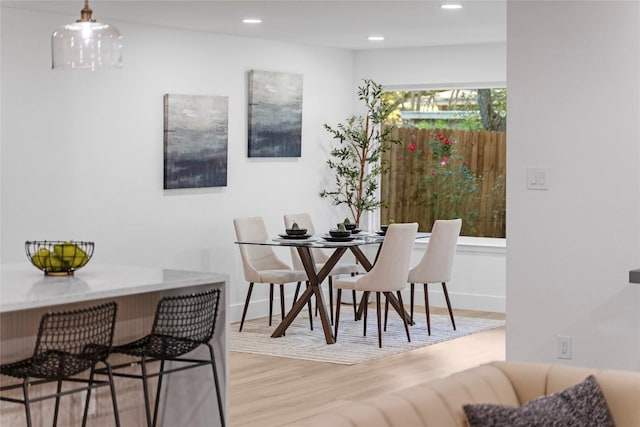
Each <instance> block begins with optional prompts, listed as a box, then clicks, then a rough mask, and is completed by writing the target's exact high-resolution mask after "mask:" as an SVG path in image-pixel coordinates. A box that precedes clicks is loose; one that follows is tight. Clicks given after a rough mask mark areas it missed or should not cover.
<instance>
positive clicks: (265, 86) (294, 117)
mask: <svg viewBox="0 0 640 427" xmlns="http://www.w3.org/2000/svg"><path fill="white" fill-rule="evenodd" d="M301 142H302V75H301V74H292V73H279V72H271V71H256V70H252V71H250V72H249V157H300V156H301V152H302V148H301Z"/></svg>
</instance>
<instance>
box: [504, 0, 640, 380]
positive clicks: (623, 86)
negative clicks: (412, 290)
mask: <svg viewBox="0 0 640 427" xmlns="http://www.w3.org/2000/svg"><path fill="white" fill-rule="evenodd" d="M639 9H640V3H638V2H623V1H616V2H575V1H571V2H545V1H539V2H526V1H523V2H509V5H508V15H507V16H508V82H509V84H508V90H509V104H508V110H509V123H508V128H509V149H508V150H507V165H508V167H507V218H508V221H507V236H508V245H509V250H508V252H507V319H508V321H507V358H508V359H511V360H536V361H554V362H555V361H558V360H557V359H556V353H557V347H556V345H557V343H556V337H557V336H558V335H566V336H570V337H571V338H572V341H571V343H572V347H573V358H572V360H570V361H566V363H571V364H576V365H585V366H594V367H613V368H626V369H636V370H638V369H640V286H638V285H631V284H629V283H628V272H629V270H630V269H633V268H637V267H638V266H639V265H640V121H639V118H640V10H639ZM530 166H533V167H548V168H550V169H551V181H550V186H551V188H550V190H549V191H532V190H527V189H526V168H527V167H530Z"/></svg>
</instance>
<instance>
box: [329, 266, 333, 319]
mask: <svg viewBox="0 0 640 427" xmlns="http://www.w3.org/2000/svg"><path fill="white" fill-rule="evenodd" d="M329 315H330V316H331V324H332V325H333V278H332V277H331V276H329Z"/></svg>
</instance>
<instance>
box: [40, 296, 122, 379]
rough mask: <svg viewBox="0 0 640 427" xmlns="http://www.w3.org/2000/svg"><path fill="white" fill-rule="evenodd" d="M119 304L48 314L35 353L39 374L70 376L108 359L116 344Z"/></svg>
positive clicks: (44, 317) (48, 376) (44, 375)
mask: <svg viewBox="0 0 640 427" xmlns="http://www.w3.org/2000/svg"><path fill="white" fill-rule="evenodd" d="M116 312H117V305H116V303H115V302H109V303H105V304H101V305H96V306H92V307H87V308H82V309H78V310H70V311H61V312H54V313H46V314H45V315H44V316H42V319H41V321H40V328H39V330H38V338H37V340H36V346H35V349H34V352H33V357H34V359H35V360H36V361H40V360H46V363H35V364H34V366H36V368H34V369H36V370H37V372H32V373H31V374H32V376H37V377H43V378H44V377H47V378H51V377H56V376H57V377H68V376H72V375H75V374H78V373H80V372H83V371H85V370H87V369H90V368H91V367H92V366H93V365H94V364H95V363H97V362H99V361H105V360H106V359H107V357H108V356H109V351H110V348H111V345H112V344H113V330H114V328H115V321H116Z"/></svg>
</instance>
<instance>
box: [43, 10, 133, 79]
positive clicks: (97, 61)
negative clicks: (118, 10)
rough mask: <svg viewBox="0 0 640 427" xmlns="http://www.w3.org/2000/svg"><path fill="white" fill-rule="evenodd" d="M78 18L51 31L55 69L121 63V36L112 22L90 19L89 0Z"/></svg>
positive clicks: (100, 66) (89, 67) (93, 67)
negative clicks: (104, 22)
mask: <svg viewBox="0 0 640 427" xmlns="http://www.w3.org/2000/svg"><path fill="white" fill-rule="evenodd" d="M80 14H81V18H80V19H78V20H77V21H76V22H74V23H73V24H69V25H64V26H62V27H60V28H58V29H57V30H56V31H54V33H53V34H52V35H51V59H52V68H53V69H54V70H58V69H60V70H70V69H81V70H82V69H84V70H92V71H93V70H97V69H101V68H120V67H122V36H121V35H120V32H119V31H118V30H117V29H116V28H115V27H113V26H111V25H108V24H102V23H100V22H96V21H95V19H91V14H92V11H91V9H90V8H89V0H85V6H84V9H82V11H81V12H80Z"/></svg>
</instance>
